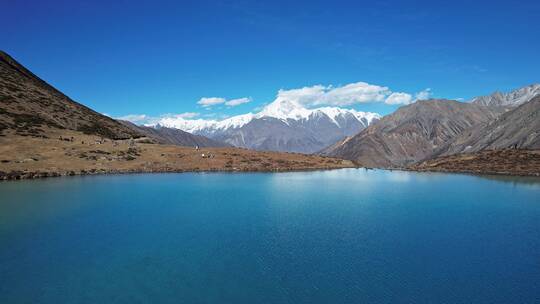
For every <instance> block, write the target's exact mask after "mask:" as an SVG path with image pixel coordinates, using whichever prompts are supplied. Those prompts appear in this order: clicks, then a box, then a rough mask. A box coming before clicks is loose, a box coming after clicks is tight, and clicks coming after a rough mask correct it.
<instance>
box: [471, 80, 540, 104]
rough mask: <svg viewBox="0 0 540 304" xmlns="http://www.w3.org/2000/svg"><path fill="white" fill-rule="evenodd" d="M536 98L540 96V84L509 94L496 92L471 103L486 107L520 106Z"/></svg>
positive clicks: (477, 98) (475, 99) (474, 99)
mask: <svg viewBox="0 0 540 304" xmlns="http://www.w3.org/2000/svg"><path fill="white" fill-rule="evenodd" d="M536 96H540V84H538V83H536V84H531V85H529V86H525V87H522V88H519V89H516V90H513V91H511V92H509V93H502V92H495V93H493V94H491V95H487V96H480V97H476V98H473V99H472V100H471V101H470V102H472V103H476V104H480V105H485V106H519V105H521V104H523V103H525V102H527V101H529V100H531V99H533V98H534V97H536Z"/></svg>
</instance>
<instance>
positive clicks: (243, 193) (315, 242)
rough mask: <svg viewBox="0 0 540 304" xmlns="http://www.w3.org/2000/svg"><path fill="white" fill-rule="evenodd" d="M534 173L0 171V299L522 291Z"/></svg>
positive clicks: (275, 298) (532, 261)
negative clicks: (29, 177)
mask: <svg viewBox="0 0 540 304" xmlns="http://www.w3.org/2000/svg"><path fill="white" fill-rule="evenodd" d="M539 301H540V180H538V179H528V178H486V177H477V176H468V175H452V174H428V173H409V172H390V171H378V170H375V171H364V170H361V169H360V170H357V169H347V170H336V171H326V172H302V173H276V174H221V173H211V174H210V173H209V174H154V175H114V176H89V177H73V178H53V179H44V180H33V181H21V182H4V183H0V303H55V304H56V303H538V302H539Z"/></svg>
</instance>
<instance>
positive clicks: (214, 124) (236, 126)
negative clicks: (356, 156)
mask: <svg viewBox="0 0 540 304" xmlns="http://www.w3.org/2000/svg"><path fill="white" fill-rule="evenodd" d="M377 119H380V115H379V114H376V113H368V112H360V111H356V110H353V109H343V108H338V107H321V108H316V109H307V108H305V107H304V106H303V105H302V104H301V103H299V102H297V101H295V100H289V99H285V98H280V97H278V98H277V99H276V100H275V101H274V102H272V103H271V104H269V105H267V106H266V107H264V109H262V111H260V112H258V113H256V114H252V113H247V114H243V115H237V116H233V117H230V118H227V119H224V120H205V119H185V118H183V117H170V118H163V119H161V120H160V121H159V123H158V124H155V125H153V127H158V126H164V127H168V128H177V129H181V130H183V131H186V132H189V133H192V134H196V135H203V136H206V137H209V138H211V139H215V140H218V141H221V142H225V143H228V144H230V145H234V146H237V147H244V148H250V149H256V150H274V151H288V152H302V153H313V152H317V151H320V150H321V149H323V148H325V147H326V146H328V145H331V144H333V143H335V142H336V141H338V140H341V139H342V138H344V137H346V136H352V135H355V134H356V133H358V132H360V131H361V130H362V129H364V128H366V127H367V126H368V125H370V124H371V123H372V122H374V121H375V120H377Z"/></svg>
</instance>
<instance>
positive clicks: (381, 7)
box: [0, 1, 540, 117]
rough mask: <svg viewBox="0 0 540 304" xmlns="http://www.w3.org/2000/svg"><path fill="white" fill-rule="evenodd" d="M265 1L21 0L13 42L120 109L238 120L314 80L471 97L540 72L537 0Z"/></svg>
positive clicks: (112, 109) (37, 64)
mask: <svg viewBox="0 0 540 304" xmlns="http://www.w3.org/2000/svg"><path fill="white" fill-rule="evenodd" d="M259 2H262V1H257V2H255V1H196V2H195V1H193V3H188V2H187V1H170V2H168V1H147V2H143V1H116V2H115V3H110V2H109V1H11V2H10V3H4V4H3V8H2V18H0V25H1V26H2V29H3V33H2V43H1V45H0V48H1V49H2V50H4V51H6V52H8V53H10V54H11V55H12V56H13V57H15V58H16V59H17V60H19V61H20V62H21V63H23V64H24V65H26V66H27V67H28V68H30V69H31V70H32V71H34V72H35V73H36V74H38V75H39V76H40V77H42V78H43V79H45V80H46V81H48V82H49V83H51V84H53V85H54V86H56V87H57V88H59V89H60V90H61V91H63V92H64V93H66V94H67V95H69V96H70V97H72V98H73V99H75V100H77V101H79V102H81V103H83V104H85V105H88V106H90V107H91V108H93V109H95V110H97V111H99V112H102V113H108V114H109V115H112V116H115V117H119V116H123V115H128V114H146V115H152V116H158V115H161V114H165V113H177V114H179V113H184V112H197V113H201V117H210V116H212V115H214V116H215V117H221V116H223V115H234V114H240V113H245V112H249V111H254V109H256V108H259V107H261V106H262V105H263V104H265V103H268V102H271V101H272V100H274V99H275V97H276V94H277V92H278V90H280V89H283V90H288V89H297V88H302V87H311V86H315V85H322V86H324V87H326V88H327V89H326V90H331V88H329V87H328V86H332V88H336V87H340V86H344V85H347V84H351V83H357V82H366V83H369V84H371V85H376V86H380V87H387V88H388V89H389V90H390V91H391V92H405V93H408V94H410V95H411V96H413V98H414V95H415V94H416V93H417V92H421V91H423V90H425V89H427V88H430V89H431V94H432V96H433V97H445V98H451V99H456V98H463V99H469V98H471V97H474V96H477V95H484V94H488V93H491V92H492V91H494V90H502V91H506V90H510V89H513V88H517V87H520V86H524V85H527V84H530V83H534V82H539V81H540V78H539V77H538V75H539V74H538V73H539V72H538V71H539V70H540V59H539V58H538V54H540V25H539V23H538V16H539V15H540V3H539V2H538V1H520V2H510V1H505V2H498V1H463V2H460V1H440V2H439V1H425V2H424V1H398V2H396V1H377V2H362V1H344V2H342V1H331V2H330V1H324V2H323V1H305V2H300V1H283V2H280V1H268V3H259ZM204 97H219V98H223V99H224V100H235V99H239V98H250V102H248V103H243V104H240V105H237V106H234V107H230V106H226V105H225V104H223V103H222V104H221V105H217V106H213V107H210V108H208V107H203V106H201V105H199V104H197V102H198V101H199V100H201V98H204ZM397 106H398V105H387V104H385V103H384V102H358V103H354V104H352V105H348V106H347V107H353V108H355V109H357V110H363V111H375V112H379V113H381V114H386V113H389V112H391V111H393V110H394V109H395V108H397Z"/></svg>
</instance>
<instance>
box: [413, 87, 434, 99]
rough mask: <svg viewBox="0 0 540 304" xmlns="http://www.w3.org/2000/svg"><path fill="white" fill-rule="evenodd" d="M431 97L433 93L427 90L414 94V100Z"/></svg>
mask: <svg viewBox="0 0 540 304" xmlns="http://www.w3.org/2000/svg"><path fill="white" fill-rule="evenodd" d="M431 95H433V93H432V92H431V89H430V88H427V89H425V90H423V91H420V92H418V93H416V95H415V98H416V100H425V99H429V98H431ZM416 100H415V101H416Z"/></svg>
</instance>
